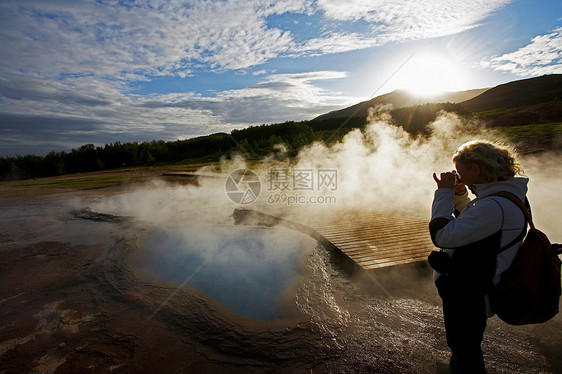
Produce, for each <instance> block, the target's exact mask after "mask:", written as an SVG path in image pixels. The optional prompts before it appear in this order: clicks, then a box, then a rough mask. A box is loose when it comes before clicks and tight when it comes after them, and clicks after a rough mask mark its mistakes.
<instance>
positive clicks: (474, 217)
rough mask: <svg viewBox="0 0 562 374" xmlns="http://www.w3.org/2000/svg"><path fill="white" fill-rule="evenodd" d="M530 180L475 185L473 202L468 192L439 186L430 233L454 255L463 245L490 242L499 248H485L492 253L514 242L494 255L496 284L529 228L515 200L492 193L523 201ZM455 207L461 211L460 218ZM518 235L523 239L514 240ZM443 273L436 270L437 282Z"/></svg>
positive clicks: (436, 244) (433, 205)
mask: <svg viewBox="0 0 562 374" xmlns="http://www.w3.org/2000/svg"><path fill="white" fill-rule="evenodd" d="M528 181H529V180H528V178H523V177H517V178H512V179H509V180H506V181H499V182H492V183H483V184H474V185H473V186H472V192H473V193H474V194H475V195H476V196H477V197H476V198H475V199H474V200H472V201H471V200H470V199H469V198H468V193H467V192H465V193H464V194H463V195H461V196H458V195H455V193H454V192H453V190H452V189H450V188H439V189H437V190H436V191H435V196H434V199H433V204H432V211H431V221H430V234H431V239H432V240H433V243H434V244H435V246H436V247H439V248H442V249H443V252H445V253H447V254H448V255H449V257H450V258H452V257H453V254H454V253H455V250H460V248H469V250H470V248H471V246H473V247H482V243H487V244H485V245H488V246H492V247H496V248H486V249H485V250H486V251H487V253H488V254H490V253H492V252H493V251H494V250H497V249H499V248H503V247H504V246H506V245H508V244H510V243H511V245H510V247H509V248H505V250H503V251H502V252H500V253H498V254H497V255H496V256H495V261H494V262H495V263H492V266H494V268H493V269H490V274H489V276H490V277H491V281H492V282H493V284H494V285H496V284H497V283H498V282H499V280H500V278H501V274H502V273H503V272H504V271H505V270H506V269H507V268H508V267H509V266H510V265H511V263H512V262H513V259H514V258H515V255H516V254H517V250H518V249H519V246H520V245H521V241H522V240H523V237H522V236H521V235H522V233H523V231H524V230H525V229H526V221H525V217H524V215H523V213H522V212H521V210H520V209H519V208H518V207H517V206H516V205H515V204H514V203H513V202H511V201H509V200H507V199H505V198H503V197H499V196H489V195H491V194H493V193H495V192H500V191H507V192H511V193H513V194H515V195H516V196H517V197H519V198H520V199H521V200H522V201H524V200H525V196H526V194H527V184H528ZM455 210H457V211H460V212H461V213H460V214H459V215H458V217H457V218H455ZM518 237H519V238H520V240H516V241H515V242H514V240H515V239H516V238H518ZM491 243H493V244H491ZM464 250H465V249H463V251H464ZM492 255H493V253H492ZM441 275H442V274H441V273H439V272H438V271H436V272H435V277H434V279H435V280H436V281H437V280H438V278H439V277H440V276H441ZM489 314H490V313H489Z"/></svg>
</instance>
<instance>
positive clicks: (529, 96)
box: [461, 74, 562, 112]
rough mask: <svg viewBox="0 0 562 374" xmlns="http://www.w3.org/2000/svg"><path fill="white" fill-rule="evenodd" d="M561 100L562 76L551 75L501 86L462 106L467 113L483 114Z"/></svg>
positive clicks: (463, 103) (464, 102) (467, 101)
mask: <svg viewBox="0 0 562 374" xmlns="http://www.w3.org/2000/svg"><path fill="white" fill-rule="evenodd" d="M559 100H562V74H551V75H543V76H542V77H537V78H530V79H523V80H519V81H513V82H509V83H505V84H501V85H499V86H496V87H494V88H491V89H489V90H487V91H486V92H484V93H482V94H480V95H478V96H476V97H474V98H472V99H470V100H466V101H463V102H461V105H462V106H463V108H464V109H465V110H466V111H467V112H483V111H489V110H495V109H510V108H520V107H524V106H530V105H536V104H541V103H547V102H551V101H559Z"/></svg>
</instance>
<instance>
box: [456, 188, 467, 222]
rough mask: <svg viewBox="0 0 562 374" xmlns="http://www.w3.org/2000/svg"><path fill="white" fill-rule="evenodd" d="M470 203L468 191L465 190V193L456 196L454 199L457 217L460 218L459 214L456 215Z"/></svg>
mask: <svg viewBox="0 0 562 374" xmlns="http://www.w3.org/2000/svg"><path fill="white" fill-rule="evenodd" d="M469 202H470V198H469V197H468V191H467V190H464V193H463V194H461V195H457V194H455V195H454V198H453V207H454V208H455V216H458V214H456V213H457V212H458V213H459V214H460V213H461V212H462V211H463V210H464V208H465V207H466V205H467V204H468V203H469Z"/></svg>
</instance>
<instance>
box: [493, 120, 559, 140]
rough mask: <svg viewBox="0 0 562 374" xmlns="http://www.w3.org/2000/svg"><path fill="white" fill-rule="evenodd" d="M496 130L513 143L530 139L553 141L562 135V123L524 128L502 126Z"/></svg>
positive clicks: (541, 124) (525, 126)
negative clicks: (548, 139)
mask: <svg viewBox="0 0 562 374" xmlns="http://www.w3.org/2000/svg"><path fill="white" fill-rule="evenodd" d="M494 130H495V131H498V132H500V133H502V134H504V135H506V136H507V137H508V138H509V139H510V140H511V141H513V142H519V141H521V140H525V139H529V138H552V139H553V138H555V137H556V136H559V135H562V122H555V123H540V124H533V125H523V126H502V127H495V128H494Z"/></svg>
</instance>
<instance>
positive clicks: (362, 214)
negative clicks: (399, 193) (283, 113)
mask: <svg viewBox="0 0 562 374" xmlns="http://www.w3.org/2000/svg"><path fill="white" fill-rule="evenodd" d="M237 211H238V219H237V217H236V216H237V215H236V211H235V220H236V221H237V223H239V222H242V223H247V224H254V225H255V224H262V225H263V224H265V225H267V226H273V225H276V224H282V225H284V226H289V227H291V228H294V229H297V230H299V231H302V232H305V233H307V234H309V235H311V236H313V237H314V238H316V239H317V240H319V241H321V242H324V243H325V244H326V243H329V244H331V245H332V246H333V247H335V248H337V249H338V250H339V251H341V252H342V253H343V254H345V255H346V256H347V257H348V258H349V259H351V260H353V262H354V263H356V264H357V265H359V266H360V267H361V268H363V269H365V270H374V269H380V268H386V267H391V266H397V265H405V264H412V263H416V262H421V261H426V260H427V256H428V254H429V253H430V252H431V251H432V250H433V249H435V247H434V246H433V243H432V242H431V239H430V236H429V230H428V221H427V220H424V219H420V218H412V217H409V216H407V215H405V214H397V213H375V212H371V211H350V212H337V213H336V212H334V213H327V214H326V213H323V214H319V215H318V216H315V217H299V216H294V217H293V216H292V215H291V214H290V213H289V214H281V215H282V216H283V218H281V217H275V216H273V215H269V214H264V213H260V212H256V211H249V210H246V209H237ZM244 216H245V217H246V218H249V217H250V216H251V217H252V218H251V219H248V220H247V221H246V222H244V221H245V219H246V218H243V217H244Z"/></svg>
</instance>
